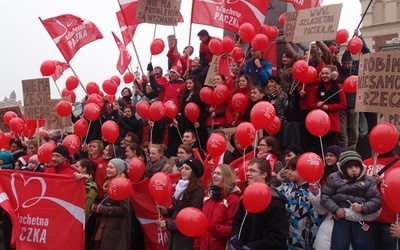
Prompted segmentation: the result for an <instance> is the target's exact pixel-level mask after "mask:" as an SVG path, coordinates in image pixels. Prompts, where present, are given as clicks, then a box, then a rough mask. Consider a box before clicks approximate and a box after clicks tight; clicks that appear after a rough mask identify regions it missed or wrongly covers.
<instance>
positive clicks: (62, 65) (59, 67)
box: [51, 61, 69, 81]
mask: <svg viewBox="0 0 400 250" xmlns="http://www.w3.org/2000/svg"><path fill="white" fill-rule="evenodd" d="M53 62H54V64H55V65H56V70H55V71H54V73H53V74H52V75H51V77H52V78H53V81H57V80H58V78H60V77H61V75H62V74H63V73H64V71H65V70H66V69H68V68H69V64H68V63H66V62H60V61H53Z"/></svg>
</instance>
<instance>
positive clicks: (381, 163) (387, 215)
mask: <svg viewBox="0 0 400 250" xmlns="http://www.w3.org/2000/svg"><path fill="white" fill-rule="evenodd" d="M398 157H399V156H398V155H397V154H394V155H393V156H389V157H382V158H379V157H378V161H377V163H376V173H378V172H379V171H380V170H381V169H382V168H384V167H385V166H386V165H387V164H389V163H390V162H391V161H393V160H394V159H396V158H398ZM363 163H364V164H365V165H366V166H367V171H366V172H365V174H367V175H371V176H372V174H373V173H374V157H371V158H368V159H366V160H364V161H363ZM392 168H400V161H398V162H396V163H395V164H394V165H393V166H391V167H390V169H392ZM383 176H384V173H383V174H382V175H381V177H383ZM378 190H379V192H380V191H381V189H380V188H378ZM375 221H378V222H385V223H393V222H396V212H394V211H393V210H392V209H391V208H390V207H389V205H388V204H387V203H386V201H385V199H382V212H381V214H380V215H379V217H378V218H377V219H376V220H375Z"/></svg>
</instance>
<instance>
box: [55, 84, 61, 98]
mask: <svg viewBox="0 0 400 250" xmlns="http://www.w3.org/2000/svg"><path fill="white" fill-rule="evenodd" d="M54 85H56V88H57V90H58V93H59V94H60V97H62V95H61V91H60V88H59V87H58V85H57V81H54Z"/></svg>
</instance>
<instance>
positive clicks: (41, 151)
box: [37, 142, 56, 163]
mask: <svg viewBox="0 0 400 250" xmlns="http://www.w3.org/2000/svg"><path fill="white" fill-rule="evenodd" d="M55 147H56V145H55V144H54V143H52V142H46V143H45V144H43V145H41V146H40V147H39V148H38V152H37V156H38V158H39V162H41V163H49V162H51V152H52V151H53V149H54V148H55Z"/></svg>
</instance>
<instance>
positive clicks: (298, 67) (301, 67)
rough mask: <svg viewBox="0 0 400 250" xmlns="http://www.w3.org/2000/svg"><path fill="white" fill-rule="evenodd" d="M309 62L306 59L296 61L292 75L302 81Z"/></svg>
mask: <svg viewBox="0 0 400 250" xmlns="http://www.w3.org/2000/svg"><path fill="white" fill-rule="evenodd" d="M307 72H308V64H307V62H306V61H304V60H298V61H296V62H295V63H294V64H293V66H292V75H293V77H294V78H295V79H297V80H299V81H301V78H302V77H303V76H304V75H305V74H307Z"/></svg>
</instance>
